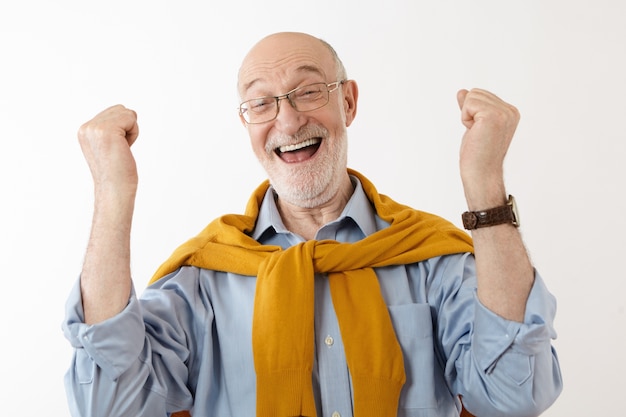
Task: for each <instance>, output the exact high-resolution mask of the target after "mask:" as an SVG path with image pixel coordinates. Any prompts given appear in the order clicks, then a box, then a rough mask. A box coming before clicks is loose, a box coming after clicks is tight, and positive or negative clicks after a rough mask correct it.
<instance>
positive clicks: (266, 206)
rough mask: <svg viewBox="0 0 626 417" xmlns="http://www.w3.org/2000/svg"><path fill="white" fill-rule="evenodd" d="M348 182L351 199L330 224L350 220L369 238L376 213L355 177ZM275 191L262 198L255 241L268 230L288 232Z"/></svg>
mask: <svg viewBox="0 0 626 417" xmlns="http://www.w3.org/2000/svg"><path fill="white" fill-rule="evenodd" d="M350 180H351V181H352V184H353V185H354V192H353V193H352V197H350V200H348V204H346V206H345V207H344V209H343V212H342V213H341V215H340V216H339V218H338V219H337V220H335V221H333V222H331V223H338V222H342V221H344V220H345V219H352V221H353V222H354V223H355V224H356V225H357V226H358V227H359V228H360V229H361V232H362V233H363V234H364V235H365V236H369V235H371V234H372V233H374V232H376V231H377V230H378V229H377V226H376V212H375V211H374V207H373V205H372V203H371V202H370V201H369V199H368V198H367V195H365V191H364V190H363V187H362V186H361V182H360V181H359V180H358V178H356V177H355V176H352V175H351V176H350ZM275 197H276V191H274V188H273V187H272V186H270V187H269V188H268V190H267V192H266V193H265V197H263V202H262V203H261V207H260V208H259V216H258V218H257V222H256V226H255V227H254V230H253V232H252V234H251V237H252V238H254V239H255V240H259V238H260V237H261V236H262V235H263V234H264V233H265V232H266V231H267V230H268V229H270V228H272V229H273V230H274V232H275V233H289V230H287V228H286V227H285V225H284V223H283V221H282V219H281V217H280V214H279V212H278V207H277V206H276V199H275Z"/></svg>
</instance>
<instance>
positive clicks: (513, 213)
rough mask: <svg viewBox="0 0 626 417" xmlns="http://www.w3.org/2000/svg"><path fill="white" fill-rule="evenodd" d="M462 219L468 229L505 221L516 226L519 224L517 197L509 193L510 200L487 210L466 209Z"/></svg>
mask: <svg viewBox="0 0 626 417" xmlns="http://www.w3.org/2000/svg"><path fill="white" fill-rule="evenodd" d="M461 219H462V220H463V227H465V228H466V229H467V230H474V229H478V228H481V227H489V226H495V225H498V224H505V223H510V224H512V225H514V226H516V227H517V226H519V220H518V215H517V208H516V206H515V199H514V198H513V196H512V195H509V200H508V201H507V203H506V204H505V205H503V206H499V207H494V208H490V209H487V210H478V211H466V212H465V213H463V214H462V215H461Z"/></svg>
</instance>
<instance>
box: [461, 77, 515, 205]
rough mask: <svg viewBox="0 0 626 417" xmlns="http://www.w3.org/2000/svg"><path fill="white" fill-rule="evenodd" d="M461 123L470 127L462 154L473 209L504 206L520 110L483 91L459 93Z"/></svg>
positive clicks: (468, 196)
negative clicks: (506, 172) (507, 164)
mask: <svg viewBox="0 0 626 417" xmlns="http://www.w3.org/2000/svg"><path fill="white" fill-rule="evenodd" d="M457 100H458V103H459V107H460V109H461V121H462V123H463V125H464V126H465V127H466V128H467V130H466V131H465V134H464V135H463V140H462V142H461V151H460V169H461V179H462V180H463V187H464V190H465V197H466V199H467V202H468V206H469V208H470V209H471V210H482V209H485V208H490V207H495V206H498V205H502V204H503V203H504V200H505V197H506V196H505V190H504V179H503V164H504V157H505V156H506V153H507V150H508V149H509V145H510V144H511V140H512V139H513V134H514V133H515V129H516V128H517V124H518V122H519V118H520V116H519V112H518V110H517V109H516V108H515V107H514V106H512V105H510V104H508V103H506V102H504V101H502V100H501V99H500V98H498V97H496V96H495V95H494V94H492V93H490V92H488V91H485V90H479V89H473V90H471V91H467V90H461V91H459V92H458V94H457Z"/></svg>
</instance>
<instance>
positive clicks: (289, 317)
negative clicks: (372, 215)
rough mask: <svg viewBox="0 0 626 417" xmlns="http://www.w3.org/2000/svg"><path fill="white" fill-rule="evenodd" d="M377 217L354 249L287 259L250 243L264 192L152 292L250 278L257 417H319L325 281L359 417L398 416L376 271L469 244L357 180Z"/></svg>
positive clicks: (324, 247) (326, 244)
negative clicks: (195, 271) (318, 316)
mask: <svg viewBox="0 0 626 417" xmlns="http://www.w3.org/2000/svg"><path fill="white" fill-rule="evenodd" d="M349 173H350V174H351V175H354V176H356V177H357V178H358V179H359V180H360V181H361V184H362V186H363V189H364V191H365V193H366V194H367V196H368V198H369V200H370V201H371V202H372V204H374V207H375V209H376V213H377V214H378V215H379V216H380V217H381V218H382V219H383V220H385V221H387V222H389V223H390V226H389V227H388V228H385V229H383V230H380V231H378V232H376V233H373V234H372V235H370V236H368V237H366V238H364V239H362V240H361V241H359V242H355V243H339V242H336V241H332V240H323V241H314V240H311V241H308V242H303V243H300V244H298V245H296V246H292V247H290V248H288V249H286V250H282V248H280V247H278V246H269V245H261V244H259V243H258V242H257V241H255V240H254V239H252V238H251V237H250V236H249V234H250V232H252V230H253V229H254V225H255V222H256V219H257V216H258V213H259V206H260V204H261V202H262V200H263V197H264V195H265V193H266V191H267V188H268V182H267V181H265V182H264V183H263V184H261V186H259V188H257V190H256V191H255V192H254V194H253V195H252V197H251V199H250V201H249V202H248V206H247V208H246V213H245V214H244V215H234V214H231V215H226V216H223V217H220V218H218V219H216V220H215V221H213V222H212V223H210V224H209V225H208V226H207V227H206V228H205V229H204V230H203V231H202V232H201V233H200V234H199V235H197V236H196V237H194V238H192V239H190V240H189V241H187V242H186V243H184V244H183V245H181V246H180V247H179V248H177V249H176V250H175V251H174V253H173V254H172V256H171V257H170V258H169V259H168V260H167V261H166V262H165V263H163V264H162V265H161V267H160V268H159V269H158V270H157V272H156V273H155V275H154V276H153V278H152V280H151V282H154V281H156V280H158V279H159V278H161V277H163V276H165V275H167V274H169V273H171V272H174V271H175V270H176V269H178V268H179V267H181V266H183V265H193V266H197V267H200V268H205V269H211V270H217V271H226V272H232V273H236V274H240V275H248V276H256V277H257V284H256V293H255V301H254V318H253V330H252V346H253V354H254V364H255V369H256V374H257V416H258V417H286V416H315V415H316V410H315V402H314V399H313V388H312V378H311V372H312V367H313V355H314V340H313V337H314V322H313V321H314V319H313V318H314V300H313V297H314V285H313V277H314V273H315V272H319V273H325V274H328V279H329V283H330V292H331V296H332V300H333V305H334V307H335V311H336V313H337V319H338V321H339V327H340V330H341V336H342V338H343V340H344V346H345V353H346V358H347V362H348V367H349V369H350V374H351V377H352V382H353V391H354V415H355V416H356V417H366V416H372V417H374V416H375V417H383V416H395V415H396V414H397V407H398V399H399V396H400V391H401V389H402V385H403V384H404V382H405V374H404V362H403V358H402V352H401V350H400V345H399V343H398V341H397V339H396V336H395V332H394V329H393V326H392V324H391V319H390V317H389V313H388V311H387V306H386V304H385V301H384V300H383V298H382V295H381V292H380V287H379V284H378V279H377V277H376V274H375V272H374V270H373V268H375V267H382V266H389V265H404V264H411V263H415V262H419V261H423V260H426V259H429V258H432V257H435V256H441V255H447V254H453V253H463V252H471V251H472V242H471V239H470V237H469V236H468V235H467V234H466V233H465V232H463V231H461V230H459V229H458V228H456V227H455V226H454V225H452V224H451V223H449V222H447V221H446V220H443V219H441V218H440V217H437V216H434V215H432V214H428V213H424V212H420V211H417V210H413V209H411V208H409V207H407V206H404V205H401V204H398V203H396V202H395V201H393V200H391V199H390V198H388V197H387V196H384V195H381V194H378V192H377V191H376V189H375V188H374V186H373V184H372V183H370V182H369V180H367V178H365V177H364V176H363V175H361V174H359V173H358V172H356V171H353V170H349Z"/></svg>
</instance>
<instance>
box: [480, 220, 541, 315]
mask: <svg viewBox="0 0 626 417" xmlns="http://www.w3.org/2000/svg"><path fill="white" fill-rule="evenodd" d="M472 237H473V239H474V250H475V257H476V275H477V282H478V290H477V293H478V298H479V299H480V301H481V302H482V303H483V305H484V306H485V307H487V308H488V309H490V310H491V311H493V312H494V313H496V314H498V315H499V316H501V317H503V318H505V319H508V320H514V321H518V322H521V321H523V320H524V312H525V308H526V300H527V299H528V294H529V292H530V289H531V287H532V285H533V281H534V273H533V267H532V264H531V263H530V260H529V258H528V254H527V252H526V248H525V247H524V244H523V242H522V238H521V236H520V233H519V230H518V229H517V228H516V227H515V226H513V225H511V224H503V225H498V226H492V227H486V228H482V229H476V230H474V231H473V232H472Z"/></svg>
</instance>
